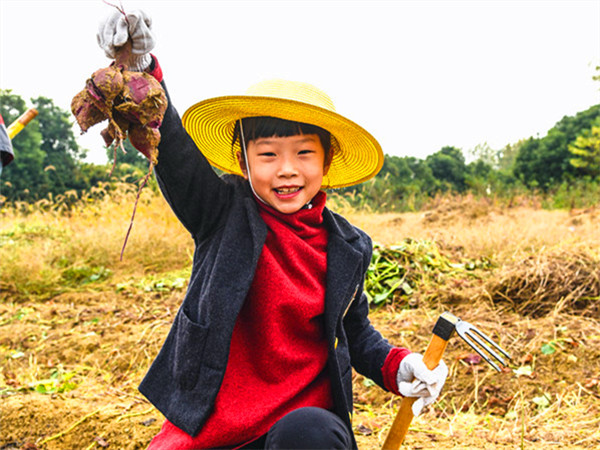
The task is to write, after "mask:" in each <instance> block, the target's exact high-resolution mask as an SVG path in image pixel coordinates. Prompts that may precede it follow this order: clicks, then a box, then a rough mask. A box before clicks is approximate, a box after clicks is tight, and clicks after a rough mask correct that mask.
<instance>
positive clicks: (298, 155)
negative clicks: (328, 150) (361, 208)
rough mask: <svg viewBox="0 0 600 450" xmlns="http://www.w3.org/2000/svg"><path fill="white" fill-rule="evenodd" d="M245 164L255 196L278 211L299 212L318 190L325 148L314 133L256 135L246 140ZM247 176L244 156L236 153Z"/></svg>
mask: <svg viewBox="0 0 600 450" xmlns="http://www.w3.org/2000/svg"><path fill="white" fill-rule="evenodd" d="M247 153H248V155H247V156H248V165H249V166H250V176H251V178H252V180H251V181H252V186H253V187H254V191H255V192H256V195H258V196H259V197H260V198H261V199H262V200H263V201H264V202H265V203H267V204H268V205H270V206H271V207H273V208H275V209H276V210H277V211H279V212H282V213H285V214H291V213H295V212H296V211H299V210H300V209H301V208H302V207H303V206H304V205H306V204H307V203H308V202H309V201H311V200H312V198H313V197H314V196H315V195H316V194H317V193H318V192H319V190H320V189H321V184H322V182H323V176H324V175H325V174H326V173H327V170H328V169H329V165H328V164H325V150H324V149H323V146H322V145H321V141H320V140H319V137H318V136H317V135H316V134H300V135H297V136H288V137H275V136H274V137H269V138H258V139H255V140H252V141H250V142H248V143H247ZM238 158H239V159H240V166H241V167H242V172H243V173H244V176H245V177H246V179H247V178H248V171H247V170H246V166H245V164H244V161H243V156H241V155H238Z"/></svg>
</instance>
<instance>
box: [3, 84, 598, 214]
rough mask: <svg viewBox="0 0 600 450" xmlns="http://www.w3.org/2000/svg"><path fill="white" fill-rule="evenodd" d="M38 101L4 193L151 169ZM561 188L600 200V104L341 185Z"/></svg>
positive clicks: (8, 111) (48, 191)
mask: <svg viewBox="0 0 600 450" xmlns="http://www.w3.org/2000/svg"><path fill="white" fill-rule="evenodd" d="M31 103H32V106H33V107H35V108H36V109H37V110H38V113H39V114H38V116H37V118H36V119H35V120H34V121H33V122H31V123H30V124H29V125H28V126H27V127H25V128H24V129H23V130H22V131H21V132H20V133H19V134H18V135H17V136H16V137H15V138H14V139H13V142H12V143H13V148H14V152H15V160H14V161H13V163H12V164H11V165H10V166H8V167H7V168H5V170H4V171H3V172H2V175H1V176H2V178H1V179H0V196H2V197H4V198H3V200H5V201H8V202H11V201H28V202H29V201H36V200H39V199H41V198H48V197H49V196H50V197H52V196H57V195H60V194H65V193H66V192H75V193H81V192H82V191H85V190H88V189H90V188H91V187H92V186H95V185H96V184H98V183H100V182H106V181H110V180H111V179H112V180H119V181H128V182H131V183H134V182H136V181H137V180H139V178H140V177H141V176H142V175H143V174H144V173H145V172H146V171H147V168H148V163H147V160H146V159H145V158H144V157H143V156H142V155H141V154H139V152H137V151H136V150H135V149H134V148H133V147H132V146H131V145H130V144H129V142H126V143H125V148H126V150H130V151H127V153H125V154H123V153H122V152H121V151H119V155H118V161H119V164H117V166H116V170H115V171H114V173H113V175H112V177H111V178H109V177H108V172H109V171H110V166H111V165H112V158H113V156H112V155H113V150H112V149H106V151H107V160H108V161H109V162H108V163H107V164H106V165H97V164H91V163H88V162H85V161H84V158H85V156H86V151H85V150H84V149H82V148H81V147H80V146H79V145H78V143H77V141H76V139H75V135H74V131H73V119H72V116H71V113H70V112H68V111H65V110H62V109H61V108H59V107H57V106H56V105H54V103H53V101H52V100H51V99H48V98H45V97H37V98H34V99H31ZM26 109H27V105H26V102H25V100H23V99H22V98H21V97H20V96H19V95H17V94H14V93H12V91H10V90H0V114H1V115H2V116H3V117H4V120H5V122H6V123H7V124H9V123H11V122H12V121H13V120H15V119H16V118H18V117H19V116H20V115H21V114H22V113H23V112H24V111H25V110H26ZM99 139H100V137H99ZM561 191H562V192H573V193H574V194H573V195H571V201H574V200H575V199H576V200H577V201H578V202H579V203H581V202H583V203H585V202H587V203H591V204H595V203H597V202H598V198H599V197H598V194H599V193H600V104H599V105H595V106H592V107H591V108H589V109H587V110H585V111H581V112H579V113H577V114H575V115H574V116H565V117H563V118H562V119H560V120H559V121H558V122H557V123H556V125H555V126H554V127H553V128H551V129H550V130H549V131H548V132H547V134H546V135H545V136H543V137H530V138H527V139H523V140H521V141H519V142H516V143H511V144H507V145H506V146H505V147H504V148H502V149H499V150H495V149H492V148H490V147H489V146H488V145H487V144H485V143H483V144H480V145H478V146H476V147H475V148H473V149H469V150H467V151H466V154H465V153H464V152H463V150H461V149H459V148H456V147H453V146H445V147H443V148H441V149H440V150H438V151H437V152H435V153H433V154H431V155H429V156H427V157H426V158H424V159H420V158H415V157H400V156H391V155H386V156H385V161H384V165H383V168H382V170H381V172H380V173H379V174H378V175H377V177H375V178H374V179H372V180H370V181H368V182H366V183H363V184H362V185H359V186H354V187H350V188H345V189H342V190H338V191H337V192H339V193H341V194H342V195H344V197H345V198H347V199H348V201H349V202H350V203H351V204H353V206H358V207H360V206H369V207H371V208H372V209H376V210H392V211H393V210H395V211H405V210H415V209H419V208H420V207H421V206H422V205H423V203H425V202H427V199H429V198H431V197H433V196H435V195H438V194H440V193H458V194H465V193H468V192H470V193H473V194H476V195H487V196H495V197H499V198H509V197H510V196H514V195H516V194H517V193H520V194H523V193H527V192H529V193H531V192H538V193H540V192H541V193H544V194H550V195H551V194H553V193H557V192H561ZM582 193H583V194H582ZM556 206H568V205H560V204H559V205H556Z"/></svg>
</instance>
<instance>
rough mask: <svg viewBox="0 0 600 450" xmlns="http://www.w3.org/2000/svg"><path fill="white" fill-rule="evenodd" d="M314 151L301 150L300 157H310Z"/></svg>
mask: <svg viewBox="0 0 600 450" xmlns="http://www.w3.org/2000/svg"><path fill="white" fill-rule="evenodd" d="M314 152H315V151H314V150H300V152H298V153H299V154H300V155H308V154H310V153H314Z"/></svg>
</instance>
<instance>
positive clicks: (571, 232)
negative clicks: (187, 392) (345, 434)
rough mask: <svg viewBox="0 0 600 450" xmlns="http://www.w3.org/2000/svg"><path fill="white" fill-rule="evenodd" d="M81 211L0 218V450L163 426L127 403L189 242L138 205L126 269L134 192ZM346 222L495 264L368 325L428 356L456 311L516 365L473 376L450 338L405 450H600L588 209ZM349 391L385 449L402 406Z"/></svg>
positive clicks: (135, 399) (185, 263)
mask: <svg viewBox="0 0 600 450" xmlns="http://www.w3.org/2000/svg"><path fill="white" fill-rule="evenodd" d="M85 203H86V204H85V205H83V206H82V205H76V206H75V207H74V208H72V209H71V210H70V211H71V212H70V213H68V211H66V210H65V211H59V210H57V208H52V205H50V206H51V207H50V208H46V209H49V210H48V211H45V212H44V211H41V210H40V209H39V207H38V208H33V209H32V210H30V211H28V212H18V211H16V210H15V209H7V208H5V209H4V210H3V211H2V221H1V224H0V261H2V262H1V264H2V280H1V281H0V283H1V284H0V287H1V288H2V290H1V292H0V360H1V361H2V364H1V368H0V396H1V397H2V400H1V401H0V417H1V420H0V449H5V450H8V449H17V448H23V449H25V448H28V449H30V450H32V449H36V448H39V449H48V450H50V449H93V448H96V449H99V448H105V447H107V446H108V448H119V449H141V448H145V446H146V445H147V443H148V442H149V440H150V439H151V437H152V436H153V435H154V434H155V433H156V432H157V431H158V430H159V428H160V424H161V423H162V420H163V418H162V416H161V415H160V414H159V413H158V412H157V411H156V410H154V409H153V408H152V407H151V405H149V404H148V403H147V401H146V400H145V399H144V398H142V397H141V396H140V395H139V393H138V392H137V389H136V388H137V385H138V383H139V382H140V380H141V378H142V376H143V374H144V373H145V371H146V370H147V368H148V366H149V364H150V362H151V361H152V360H153V358H154V356H155V355H156V353H157V352H158V349H159V348H160V345H161V343H162V341H163V340H164V338H165V336H166V333H167V332H168V330H169V327H170V324H171V322H172V320H173V318H174V315H175V312H176V310H177V308H178V306H179V302H180V301H181V298H182V297H183V293H184V289H185V281H184V280H185V277H186V276H187V274H189V262H190V252H191V250H192V247H191V242H190V239H189V237H188V235H187V233H186V231H185V230H184V229H183V228H182V227H181V226H180V225H179V223H178V222H177V220H176V219H175V218H174V217H173V215H172V213H171V212H170V211H169V209H168V207H167V205H166V204H165V203H164V201H163V200H162V199H161V198H159V197H157V196H155V195H152V193H151V192H150V190H146V191H145V192H144V194H143V196H142V200H141V203H140V206H139V208H138V214H137V216H136V220H135V224H134V228H133V232H132V235H131V238H130V242H129V243H128V247H127V250H126V252H125V258H124V261H122V262H119V253H120V249H121V245H122V242H123V238H124V236H125V231H126V229H127V226H128V224H129V218H130V214H131V208H132V206H133V195H132V193H131V192H126V191H120V192H117V193H115V194H114V195H113V197H112V198H111V199H109V198H107V197H102V196H100V197H99V198H96V199H90V200H86V202H85ZM345 215H346V216H347V217H348V218H349V219H350V221H351V222H353V223H355V224H356V225H358V226H360V227H361V228H363V229H365V230H366V231H368V232H369V234H371V236H373V238H374V240H375V241H377V242H379V243H382V244H385V245H392V244H395V243H398V242H399V241H401V240H402V239H404V238H406V237H411V238H414V239H432V240H434V242H436V243H437V245H438V247H439V249H440V251H441V252H442V253H443V254H444V255H445V256H446V257H448V258H450V259H452V258H455V259H460V258H473V259H477V258H480V257H487V258H490V259H491V260H492V262H493V263H494V264H495V268H493V269H492V270H489V271H486V272H485V275H484V276H479V277H472V276H468V277H467V276H461V275H460V274H457V275H456V276H452V277H450V278H447V277H446V278H443V279H442V280H441V281H440V283H436V282H435V278H431V279H427V281H426V282H424V284H423V285H422V286H420V287H419V289H418V290H417V292H416V293H415V294H414V299H413V300H414V301H412V302H411V303H410V305H411V306H410V307H408V306H407V305H406V303H399V299H397V300H398V302H397V303H395V304H394V305H387V306H384V307H382V308H379V309H377V310H374V311H373V314H372V320H373V322H374V324H375V326H376V327H377V328H378V329H380V330H381V331H382V333H383V334H384V335H385V336H387V337H388V338H389V339H390V341H392V342H393V343H394V344H396V345H402V346H407V347H409V348H411V349H413V350H415V351H423V350H424V349H425V347H426V346H427V343H428V341H429V339H430V337H431V329H432V327H433V324H434V323H435V320H436V319H437V317H438V315H439V314H440V313H441V312H442V311H444V310H451V311H452V312H453V313H454V314H456V315H458V316H459V317H462V318H463V319H465V320H468V321H469V322H471V323H473V324H476V325H477V326H478V327H479V328H480V329H481V330H483V331H484V332H486V333H488V334H489V335H491V336H492V338H493V339H495V340H496V341H497V342H498V343H499V344H500V345H502V346H503V347H504V348H505V349H507V350H508V351H509V352H510V353H511V355H512V356H513V360H512V362H511V366H510V369H508V370H506V371H504V372H502V373H496V372H494V371H492V370H491V369H490V368H488V367H487V366H485V365H484V364H476V365H470V364H468V363H467V362H466V361H467V360H468V358H467V359H465V357H466V356H469V354H470V353H471V351H470V349H469V347H467V346H466V345H465V344H464V343H461V342H460V341H459V340H458V339H457V338H455V339H453V340H452V341H451V342H450V345H449V347H448V349H447V351H446V354H445V358H444V359H445V360H446V362H447V363H448V365H449V366H450V376H449V379H448V381H447V384H446V386H445V388H444V391H443V394H442V396H441V398H440V400H439V401H438V402H437V403H436V404H435V406H433V407H431V408H429V409H428V410H427V411H426V412H425V413H424V414H423V415H422V416H420V417H418V418H416V419H415V420H414V421H413V424H412V427H411V430H410V431H409V435H408V436H407V440H406V443H405V448H431V447H434V446H435V447H437V448H440V449H449V448H509V447H510V448H515V447H518V448H547V447H551V448H597V447H598V446H600V401H599V399H600V378H599V374H600V320H599V319H598V314H597V312H598V310H597V309H595V310H594V309H593V308H597V305H598V302H599V299H598V274H599V273H600V263H599V255H598V248H600V233H599V230H600V226H599V217H598V210H597V209H596V210H594V209H591V210H588V211H578V212H575V211H571V212H569V211H552V212H550V211H543V210H539V209H536V208H531V207H524V206H519V207H515V208H501V207H499V206H497V205H493V204H489V203H479V202H476V201H474V200H473V199H466V200H463V201H459V202H455V203H452V202H442V201H441V200H440V202H439V204H436V205H432V209H430V210H429V211H426V212H422V213H411V214H384V215H376V214H365V213H358V212H353V211H346V212H345ZM591 311H595V315H589V314H588V313H589V312H591ZM354 383H355V416H354V421H353V423H354V431H355V434H356V436H357V439H358V441H359V444H360V447H361V448H363V449H376V448H380V447H381V444H382V442H383V440H384V439H385V436H386V433H387V430H388V427H389V425H390V423H391V421H392V419H393V417H394V414H395V412H396V410H397V407H398V405H399V400H398V399H397V398H394V397H393V396H392V395H390V394H388V393H385V392H383V391H382V390H380V389H378V388H376V387H372V386H371V385H370V383H369V382H368V380H364V379H363V378H362V376H360V375H355V377H354Z"/></svg>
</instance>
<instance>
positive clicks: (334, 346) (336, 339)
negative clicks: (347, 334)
mask: <svg viewBox="0 0 600 450" xmlns="http://www.w3.org/2000/svg"><path fill="white" fill-rule="evenodd" d="M338 341H339V339H338V338H337V337H336V338H335V343H334V344H333V348H337V345H338Z"/></svg>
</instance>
